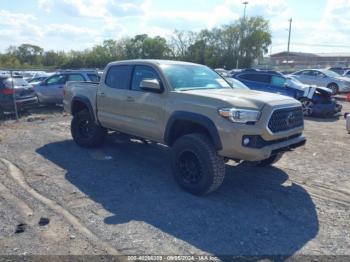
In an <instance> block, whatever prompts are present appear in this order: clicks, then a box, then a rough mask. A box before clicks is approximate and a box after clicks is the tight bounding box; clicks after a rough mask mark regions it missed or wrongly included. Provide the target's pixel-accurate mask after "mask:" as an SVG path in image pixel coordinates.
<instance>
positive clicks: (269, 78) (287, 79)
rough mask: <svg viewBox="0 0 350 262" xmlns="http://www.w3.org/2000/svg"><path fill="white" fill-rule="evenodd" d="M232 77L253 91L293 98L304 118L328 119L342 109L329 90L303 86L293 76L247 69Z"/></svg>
mask: <svg viewBox="0 0 350 262" xmlns="http://www.w3.org/2000/svg"><path fill="white" fill-rule="evenodd" d="M233 77H234V78H236V79H238V80H239V81H241V82H243V83H244V84H245V85H247V86H248V87H249V88H251V89H253V90H259V91H265V92H271V93H277V94H281V95H285V96H289V97H294V98H295V99H297V100H299V101H300V102H301V103H302V106H303V113H304V115H305V116H311V115H313V116H323V117H330V116H333V115H334V114H336V113H338V112H340V111H341V109H342V106H341V105H340V104H338V103H337V102H336V101H335V99H334V98H333V97H332V91H331V90H330V89H328V88H325V87H318V86H310V85H305V84H303V83H301V82H300V81H299V80H298V79H296V78H294V77H293V76H284V75H283V74H281V73H279V72H276V71H264V70H255V69H247V70H242V71H241V72H238V73H236V74H234V75H233Z"/></svg>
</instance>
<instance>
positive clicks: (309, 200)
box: [0, 102, 350, 255]
mask: <svg viewBox="0 0 350 262" xmlns="http://www.w3.org/2000/svg"><path fill="white" fill-rule="evenodd" d="M343 106H344V110H343V112H348V111H350V104H349V103H345V102H344V103H343ZM69 125H70V116H66V115H63V114H62V113H61V111H60V108H53V109H52V108H51V109H40V110H37V111H34V112H32V114H31V115H30V116H28V117H25V118H22V119H21V120H20V122H19V123H15V122H14V121H12V120H9V121H6V122H3V123H1V126H0V139H1V142H0V143H1V150H0V158H1V159H6V160H8V161H10V162H11V163H12V164H14V166H13V165H11V163H7V162H0V182H1V183H0V192H1V194H0V253H1V254H104V253H105V252H110V251H111V250H116V251H117V252H121V253H123V254H157V255H158V254H159V255H161V254H163V255H169V254H204V253H210V254H215V255H225V254H226V255H228V254H230V255H242V254H243V255H259V254H260V255H266V254H267V255H274V254H278V255H292V254H295V253H301V254H314V255H320V254H332V255H334V254H348V255H349V254H350V251H349V250H350V235H349V234H350V233H349V232H350V224H349V221H350V213H349V207H350V179H349V170H350V161H349V155H350V146H349V145H350V143H349V142H350V135H349V134H347V132H346V130H345V120H344V119H343V118H342V117H341V118H339V119H329V120H324V119H307V120H306V123H305V136H306V137H307V139H308V142H307V144H306V146H305V147H303V148H300V149H297V150H296V151H295V152H293V153H288V154H286V155H285V156H284V157H283V158H282V160H281V161H280V162H278V163H277V165H275V166H274V167H271V168H255V167H251V166H249V165H246V164H240V165H237V164H235V163H233V162H232V163H231V162H230V163H229V164H228V165H227V175H226V178H225V181H224V183H223V186H222V187H221V188H220V189H219V190H218V191H217V192H215V193H213V194H211V195H209V196H206V197H201V198H199V197H195V196H192V195H190V194H188V193H186V192H183V191H182V190H181V189H179V188H178V186H177V185H176V183H175V181H174V180H173V178H172V175H171V171H170V167H169V153H170V151H169V149H167V148H166V147H163V146H161V145H154V144H152V145H145V144H143V143H141V142H140V141H129V140H127V139H126V138H124V137H118V136H116V135H113V134H112V135H110V136H109V138H108V141H107V143H105V145H104V146H103V147H102V148H99V149H94V150H86V149H82V148H79V147H78V146H77V145H75V143H74V142H73V141H72V139H71V136H70V131H69ZM16 167H18V168H19V169H16ZM9 168H10V169H9ZM13 172H15V173H16V172H17V173H16V174H17V175H18V176H19V177H23V178H24V179H25V181H24V182H26V184H25V185H29V186H30V187H31V188H32V189H34V190H35V192H37V193H39V194H35V193H34V195H33V194H31V193H33V191H30V190H29V191H28V188H27V190H26V189H25V188H22V187H21V186H19V183H20V182H21V181H19V180H17V181H16V180H14V178H13V176H14V175H15V176H16V174H13ZM18 176H17V177H18ZM22 182H23V181H22ZM37 195H40V196H43V197H44V198H45V199H50V200H52V202H50V203H51V205H48V204H47V203H46V204H44V203H43V202H42V201H40V198H38V197H37ZM52 205H54V206H52ZM55 207H56V209H55ZM40 217H46V218H49V219H50V223H49V224H48V225H45V226H39V225H38V221H39V219H40ZM72 218H77V219H76V220H74V219H72ZM20 223H22V224H26V225H25V226H24V229H25V230H24V232H23V233H15V230H16V226H17V225H18V224H20Z"/></svg>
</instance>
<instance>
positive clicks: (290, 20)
mask: <svg viewBox="0 0 350 262" xmlns="http://www.w3.org/2000/svg"><path fill="white" fill-rule="evenodd" d="M288 21H289V33H288V47H287V64H288V60H289V47H290V34H291V31H292V21H293V20H292V18H290V19H289V20H288Z"/></svg>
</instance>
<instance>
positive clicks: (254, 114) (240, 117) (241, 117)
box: [219, 108, 261, 124]
mask: <svg viewBox="0 0 350 262" xmlns="http://www.w3.org/2000/svg"><path fill="white" fill-rule="evenodd" d="M219 114H220V115H221V116H222V117H224V118H227V119H229V120H231V121H232V122H234V123H243V124H245V123H248V122H257V121H258V120H259V118H260V115H261V113H260V111H256V110H249V109H240V108H223V109H220V110H219Z"/></svg>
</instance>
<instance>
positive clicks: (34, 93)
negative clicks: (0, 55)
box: [0, 70, 100, 118]
mask: <svg viewBox="0 0 350 262" xmlns="http://www.w3.org/2000/svg"><path fill="white" fill-rule="evenodd" d="M99 80H100V76H99V75H98V72H97V71H95V70H65V71H58V72H54V73H45V72H41V73H40V74H39V73H35V74H32V75H31V77H30V76H29V73H23V74H21V73H20V72H13V73H12V77H11V74H10V73H9V72H1V74H0V118H2V117H3V116H4V114H5V113H6V112H13V111H14V102H13V101H14V98H15V100H16V105H17V109H18V110H19V111H21V110H25V109H27V108H29V107H33V106H36V105H38V104H42V105H47V104H62V101H63V87H64V85H65V84H66V82H68V81H80V82H84V81H87V82H99Z"/></svg>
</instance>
